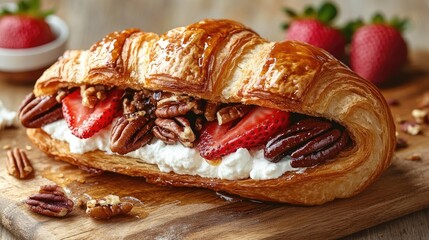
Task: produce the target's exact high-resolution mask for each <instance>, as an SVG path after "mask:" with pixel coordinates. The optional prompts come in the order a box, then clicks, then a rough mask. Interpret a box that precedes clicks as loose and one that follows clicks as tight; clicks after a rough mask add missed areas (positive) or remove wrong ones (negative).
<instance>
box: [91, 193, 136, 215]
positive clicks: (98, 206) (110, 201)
mask: <svg viewBox="0 0 429 240" xmlns="http://www.w3.org/2000/svg"><path fill="white" fill-rule="evenodd" d="M133 206H134V205H133V204H132V203H130V202H121V200H120V199H119V197H118V196H116V195H108V196H106V197H104V198H102V199H97V200H95V199H92V200H89V201H88V202H86V214H87V215H88V216H90V217H92V218H95V219H109V218H111V217H113V216H117V215H122V214H127V213H129V212H130V211H131V209H132V208H133Z"/></svg>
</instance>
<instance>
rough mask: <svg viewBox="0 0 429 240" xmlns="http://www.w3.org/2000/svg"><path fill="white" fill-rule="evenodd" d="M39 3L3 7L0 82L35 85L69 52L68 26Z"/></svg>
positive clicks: (34, 0)
mask: <svg viewBox="0 0 429 240" xmlns="http://www.w3.org/2000/svg"><path fill="white" fill-rule="evenodd" d="M52 12H53V11H42V10H40V2H39V0H24V1H21V2H18V3H6V4H1V5H0V79H1V80H7V81H9V82H13V83H19V84H22V83H34V81H35V80H37V78H38V77H40V76H41V75H42V73H43V71H44V70H46V69H47V68H48V67H49V66H50V65H52V63H54V62H55V61H56V60H57V59H58V57H59V56H61V55H62V54H63V53H64V51H65V49H66V42H67V39H68V37H69V30H68V26H67V24H66V23H65V22H64V21H63V20H62V19H61V18H60V17H58V16H56V15H53V14H52Z"/></svg>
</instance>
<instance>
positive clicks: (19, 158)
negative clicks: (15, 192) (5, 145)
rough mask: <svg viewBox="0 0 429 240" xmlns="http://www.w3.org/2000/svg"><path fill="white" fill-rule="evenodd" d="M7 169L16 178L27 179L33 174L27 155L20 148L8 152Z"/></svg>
mask: <svg viewBox="0 0 429 240" xmlns="http://www.w3.org/2000/svg"><path fill="white" fill-rule="evenodd" d="M6 168H7V171H8V173H9V174H10V175H13V176H14V177H16V178H21V179H23V178H26V177H28V176H29V175H30V174H31V173H32V172H33V167H32V166H31V162H30V161H29V160H28V157H27V154H26V153H25V152H24V150H22V149H20V148H17V147H16V148H13V149H12V150H9V151H7V159H6Z"/></svg>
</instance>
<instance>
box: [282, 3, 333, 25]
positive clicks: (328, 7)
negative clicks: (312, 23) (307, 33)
mask: <svg viewBox="0 0 429 240" xmlns="http://www.w3.org/2000/svg"><path fill="white" fill-rule="evenodd" d="M283 12H284V13H285V14H286V15H287V16H288V17H289V18H290V19H291V20H292V21H293V20H294V19H302V18H310V19H317V20H319V21H321V22H322V23H324V24H327V25H331V23H332V21H333V20H334V19H335V17H336V16H337V14H338V10H337V7H336V6H335V4H333V3H332V2H324V3H323V4H322V5H320V7H319V8H314V7H313V6H306V7H305V8H304V11H303V12H301V13H297V12H296V11H295V10H293V9H291V8H288V7H285V8H283ZM281 27H282V29H287V28H288V27H289V23H288V22H286V23H284V24H282V25H281Z"/></svg>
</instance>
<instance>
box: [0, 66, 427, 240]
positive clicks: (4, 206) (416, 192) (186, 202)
mask: <svg viewBox="0 0 429 240" xmlns="http://www.w3.org/2000/svg"><path fill="white" fill-rule="evenodd" d="M428 59H429V58H428ZM422 69H423V68H411V69H410V70H409V71H407V72H406V74H405V75H404V76H400V77H399V80H401V81H407V83H401V84H398V85H396V86H393V87H390V88H387V89H386V90H384V91H383V93H384V94H385V96H386V98H387V99H392V98H395V99H398V100H399V103H400V105H399V106H396V107H392V112H393V114H394V117H401V118H403V119H412V117H411V110H412V109H414V108H415V107H416V105H417V102H418V98H419V97H421V96H422V94H423V93H424V92H425V91H428V90H429V74H428V73H427V72H424V71H425V70H422ZM2 91H3V90H2ZM2 93H3V92H2ZM12 95H13V94H11V93H9V96H10V97H12ZM3 96H5V95H3ZM423 131H424V134H422V135H419V136H407V135H405V134H401V136H402V137H403V138H405V139H406V140H407V141H408V143H409V147H407V148H405V149H402V150H400V151H397V152H396V154H395V157H394V159H393V164H392V166H391V167H389V168H388V170H387V171H386V172H385V173H384V174H383V175H382V176H381V177H380V178H379V179H378V181H376V182H375V184H373V185H372V186H370V187H369V188H368V189H366V190H365V191H364V192H362V193H361V194H359V195H358V196H356V197H353V198H351V199H340V200H335V201H333V202H331V203H327V204H325V205H322V206H316V207H301V206H292V205H288V204H274V203H261V202H255V201H249V200H243V199H239V198H236V197H231V196H227V195H224V194H222V193H216V192H213V191H210V190H205V189H196V188H171V187H159V186H154V185H151V184H147V183H145V181H144V179H142V178H132V177H127V176H122V175H118V174H113V173H103V174H102V175H98V176H92V175H90V174H88V173H85V172H84V171H82V170H80V169H78V168H76V167H74V166H71V165H68V164H65V163H62V162H57V161H54V160H52V159H50V158H48V157H47V156H45V155H44V154H43V153H41V152H40V151H39V150H38V149H35V148H34V147H32V145H31V143H30V142H29V141H28V139H27V138H26V136H25V130H24V129H23V128H21V127H18V128H14V129H7V130H5V131H2V132H0V147H1V148H2V147H3V146H5V145H10V146H19V147H22V148H25V147H26V146H28V147H32V150H29V151H28V155H29V158H30V159H31V160H32V162H33V165H34V168H35V174H34V176H32V177H31V178H30V179H28V180H17V179H15V178H13V177H12V176H9V175H8V174H7V172H6V170H5V164H4V161H3V159H4V158H5V156H6V154H5V150H4V149H1V148H0V158H1V159H2V161H0V217H1V218H0V219H1V223H2V224H3V225H4V226H5V227H6V228H8V229H9V230H10V231H11V232H12V233H14V234H15V235H16V236H17V237H20V238H25V239H103V238H104V239H117V238H126V239H184V238H186V239H214V238H216V239H261V238H270V239H285V238H287V239H304V238H305V239H330V238H339V237H342V236H346V235H349V234H351V233H354V232H357V231H359V230H362V229H365V228H368V227H371V226H374V225H377V224H380V223H382V222H385V221H388V220H391V219H394V218H398V217H400V216H403V215H405V214H408V213H411V212H414V211H417V210H420V209H423V208H426V207H428V206H429V127H428V125H426V126H424V128H423ZM375 147H377V146H375ZM414 153H417V154H420V155H421V156H422V159H421V160H420V161H411V160H407V159H408V158H409V157H410V156H411V155H412V154H414ZM52 181H53V182H56V183H58V184H60V185H61V186H64V187H65V188H66V189H68V191H70V192H71V195H72V196H73V197H75V199H74V200H76V199H77V198H78V197H81V198H84V199H85V198H88V197H93V198H100V197H103V196H105V195H108V194H115V195H119V196H121V197H122V198H125V199H127V200H128V201H132V202H134V203H135V207H134V209H133V210H132V212H131V213H130V214H129V215H127V216H123V217H118V218H114V219H110V220H108V221H97V220H93V219H91V218H89V217H87V216H86V215H85V212H84V210H83V209H81V208H79V207H77V208H75V209H74V211H73V212H72V213H71V215H70V216H68V217H66V218H64V219H56V218H49V217H45V216H40V215H36V214H33V213H31V212H29V211H28V210H27V208H26V206H25V205H24V204H23V200H25V199H26V198H27V197H28V196H29V195H30V194H32V193H35V192H36V191H37V188H38V186H40V185H43V184H49V183H52Z"/></svg>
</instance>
